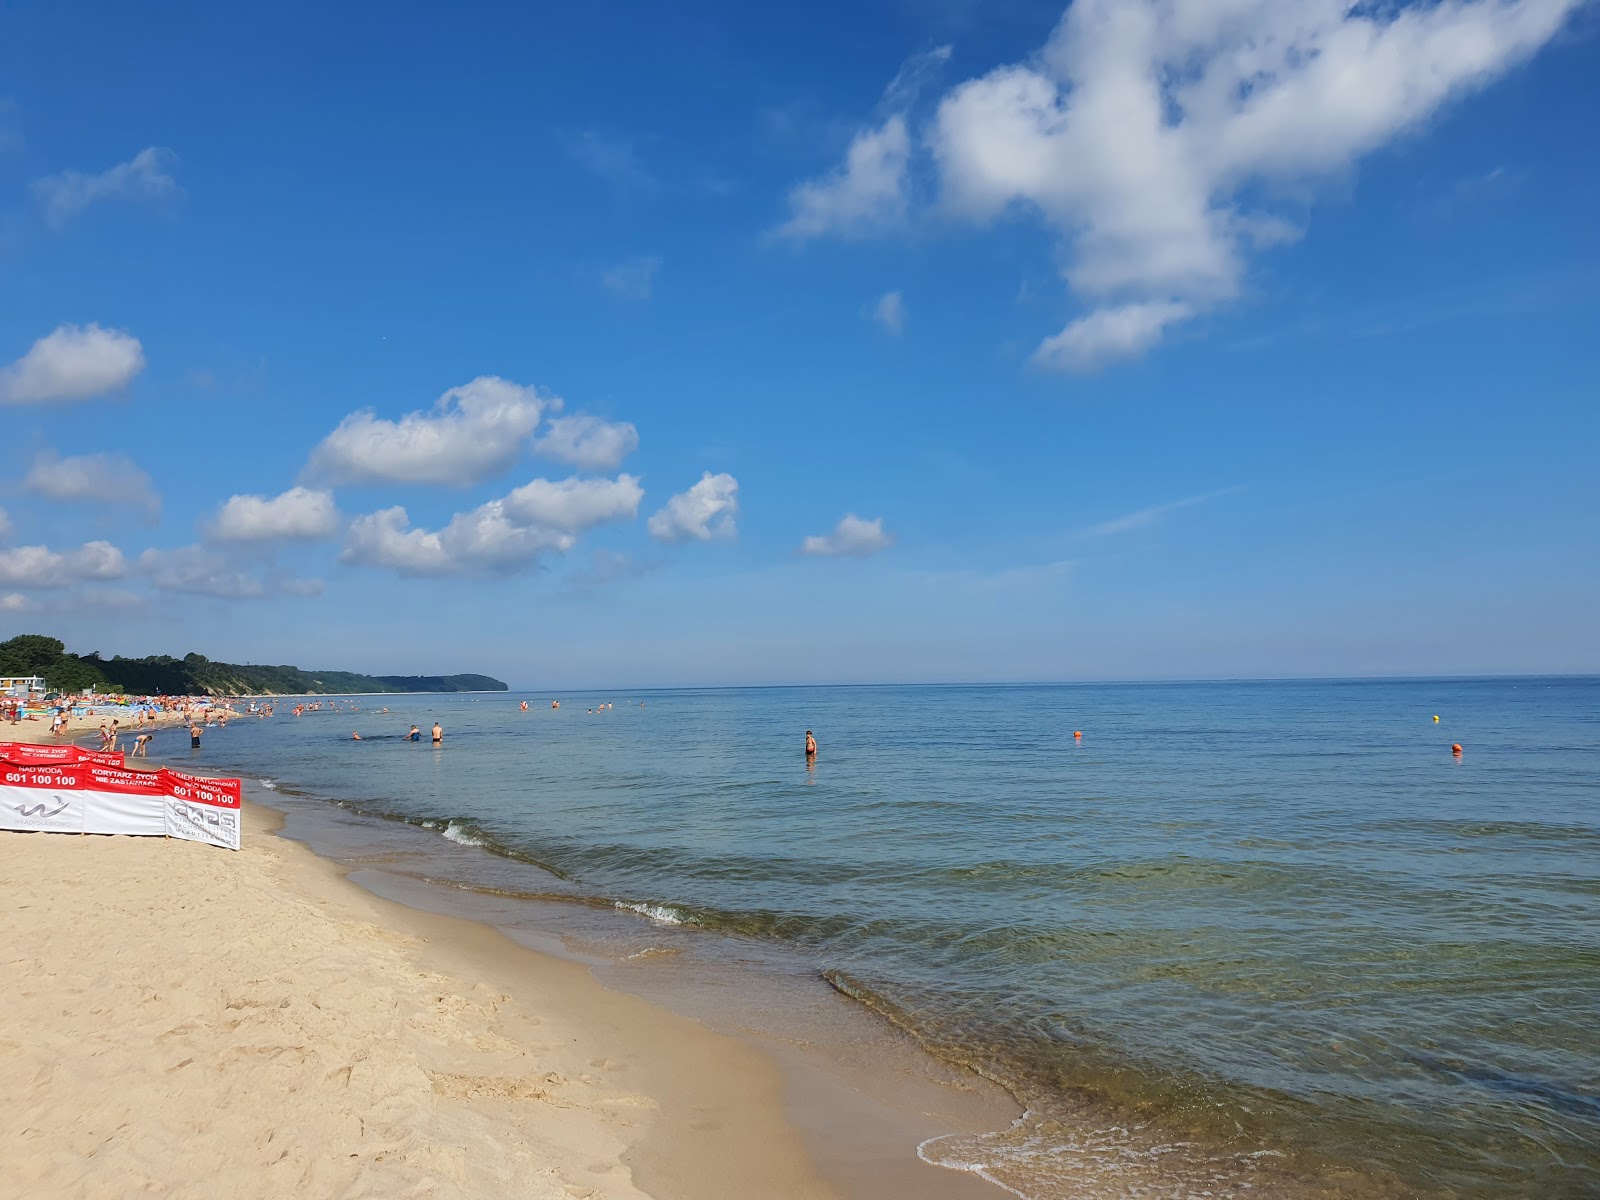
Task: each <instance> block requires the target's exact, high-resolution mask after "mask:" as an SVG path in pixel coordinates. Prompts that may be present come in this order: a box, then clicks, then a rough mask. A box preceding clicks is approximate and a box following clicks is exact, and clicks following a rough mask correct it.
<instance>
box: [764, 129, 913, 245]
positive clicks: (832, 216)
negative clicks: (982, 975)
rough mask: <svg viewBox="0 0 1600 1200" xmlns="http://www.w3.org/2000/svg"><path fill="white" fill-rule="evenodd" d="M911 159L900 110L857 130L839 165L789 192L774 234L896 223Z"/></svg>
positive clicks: (850, 230) (800, 235) (852, 230)
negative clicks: (785, 212) (785, 211)
mask: <svg viewBox="0 0 1600 1200" xmlns="http://www.w3.org/2000/svg"><path fill="white" fill-rule="evenodd" d="M910 161H911V136H910V134H909V133H908V132H907V130H906V119H905V116H904V114H902V113H895V114H894V115H892V116H891V117H889V118H888V119H887V120H886V121H884V122H883V124H882V125H879V126H877V127H876V128H872V129H863V130H861V131H860V132H859V133H857V134H856V136H855V137H854V138H853V139H852V140H851V142H850V149H849V150H847V151H846V152H845V158H844V162H843V163H842V164H841V165H840V166H839V167H837V168H835V169H834V170H833V171H831V172H829V173H828V174H827V175H824V176H823V177H822V178H820V179H812V180H808V181H806V182H805V183H801V184H798V185H797V186H796V187H795V188H794V190H792V191H791V192H790V193H789V211H790V216H789V219H788V220H787V221H785V222H784V223H783V224H782V225H781V226H779V227H778V234H779V236H781V237H788V238H794V239H795V240H796V241H804V240H805V239H806V238H812V237H819V236H821V235H822V234H825V233H834V234H842V235H845V236H852V235H855V236H859V235H862V234H867V233H873V232H876V231H878V230H881V229H886V228H889V227H892V226H894V225H897V224H899V223H900V222H901V221H903V220H904V219H905V214H906V167H907V165H908V164H909V163H910Z"/></svg>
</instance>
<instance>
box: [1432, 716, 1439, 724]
mask: <svg viewBox="0 0 1600 1200" xmlns="http://www.w3.org/2000/svg"><path fill="white" fill-rule="evenodd" d="M1433 723H1434V724H1435V725H1437V724H1438V723H1439V718H1438V717H1437V716H1435V717H1434V718H1433Z"/></svg>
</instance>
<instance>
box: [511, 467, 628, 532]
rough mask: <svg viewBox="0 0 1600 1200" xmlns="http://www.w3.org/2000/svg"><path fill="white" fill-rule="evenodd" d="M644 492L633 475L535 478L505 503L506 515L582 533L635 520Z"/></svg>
mask: <svg viewBox="0 0 1600 1200" xmlns="http://www.w3.org/2000/svg"><path fill="white" fill-rule="evenodd" d="M642 499H644V489H643V488H642V487H640V486H639V481H638V479H637V478H635V477H634V476H632V475H619V476H617V478H615V479H578V478H572V479H563V480H560V481H559V482H551V481H550V480H548V479H535V480H533V481H532V482H531V483H526V484H524V485H523V486H522V487H519V488H517V489H516V490H515V491H513V492H512V493H511V494H510V495H509V496H507V497H506V498H505V500H504V501H503V502H502V503H503V505H504V509H505V512H506V514H507V515H508V516H509V517H510V518H511V519H512V520H514V521H516V522H518V523H519V524H523V525H534V526H542V527H544V528H547V529H554V530H559V531H561V532H562V533H582V532H583V531H585V530H587V529H593V528H594V527H595V526H597V525H604V524H607V523H608V522H611V521H621V520H626V519H629V518H631V517H634V516H636V515H637V514H638V512H639V501H640V500H642Z"/></svg>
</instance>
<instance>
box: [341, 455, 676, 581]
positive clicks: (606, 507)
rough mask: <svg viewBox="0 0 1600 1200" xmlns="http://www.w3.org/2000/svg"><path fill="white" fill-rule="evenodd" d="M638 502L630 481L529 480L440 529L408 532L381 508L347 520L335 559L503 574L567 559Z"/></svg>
mask: <svg viewBox="0 0 1600 1200" xmlns="http://www.w3.org/2000/svg"><path fill="white" fill-rule="evenodd" d="M643 496H644V490H643V489H642V488H641V487H640V486H639V481H638V480H637V479H635V478H634V477H633V476H631V475H621V476H618V477H617V478H616V479H576V478H574V479H563V480H561V481H559V482H552V481H550V480H548V479H535V480H533V481H532V482H530V483H527V484H524V485H523V486H522V487H519V488H517V489H515V490H514V491H512V492H511V494H510V495H507V496H504V497H502V498H501V499H498V500H491V501H489V502H488V503H487V504H482V505H479V506H478V507H477V508H475V509H473V510H472V511H470V512H464V513H457V514H456V515H455V516H454V517H452V518H451V519H450V522H449V524H447V525H446V526H445V527H444V528H443V529H439V530H429V529H417V528H413V527H412V525H411V519H410V517H409V515H408V514H407V513H406V510H405V509H404V508H401V507H399V506H396V507H393V508H386V509H382V510H381V511H379V512H375V513H370V514H368V515H366V516H363V517H357V518H356V520H355V521H353V522H351V525H350V530H349V533H348V534H347V535H346V539H345V546H344V550H343V552H342V553H341V554H340V555H339V561H340V562H343V563H348V564H350V565H353V566H367V567H387V568H389V569H390V570H393V571H397V572H399V573H400V574H402V575H472V574H478V575H497V574H502V575H503V574H509V573H511V572H513V571H518V570H521V569H523V568H525V567H528V566H531V565H533V564H534V563H535V562H537V561H538V560H539V558H540V557H542V556H543V555H546V554H564V553H566V552H567V551H568V550H571V549H572V547H573V546H575V545H577V542H578V535H579V534H581V533H584V532H586V531H587V530H590V529H593V528H595V527H596V526H598V525H603V524H606V523H607V522H611V521H621V520H627V519H630V518H632V517H633V516H635V515H636V514H637V513H638V511H639V501H640V500H641V499H642V498H643Z"/></svg>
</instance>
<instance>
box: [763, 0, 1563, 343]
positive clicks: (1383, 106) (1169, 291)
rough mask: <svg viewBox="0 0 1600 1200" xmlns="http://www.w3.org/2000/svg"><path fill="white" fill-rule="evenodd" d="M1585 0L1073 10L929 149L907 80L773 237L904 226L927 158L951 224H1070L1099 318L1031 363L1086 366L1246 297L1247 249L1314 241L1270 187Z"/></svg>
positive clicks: (1499, 58)
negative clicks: (1303, 237)
mask: <svg viewBox="0 0 1600 1200" xmlns="http://www.w3.org/2000/svg"><path fill="white" fill-rule="evenodd" d="M1581 2H1582V0H1441V2H1439V3H1429V4H1410V5H1402V4H1353V3H1350V2H1349V0H1075V2H1074V3H1073V4H1071V5H1070V6H1068V7H1067V8H1066V10H1065V13H1064V15H1063V16H1062V17H1061V20H1060V21H1059V23H1058V24H1057V26H1056V28H1055V30H1054V32H1053V33H1052V35H1051V37H1050V39H1049V41H1048V42H1047V44H1046V45H1045V46H1044V47H1043V48H1042V49H1041V50H1040V51H1039V52H1038V53H1037V54H1035V55H1032V56H1031V57H1030V58H1029V59H1028V60H1027V61H1024V62H1020V63H1011V64H1006V65H1003V66H1000V67H998V68H996V69H994V70H992V71H990V72H988V73H987V74H984V75H982V76H981V77H979V78H976V79H972V80H968V81H966V82H964V83H962V84H960V85H958V86H956V87H954V88H952V89H950V90H949V91H948V92H947V93H946V94H945V95H944V96H943V97H942V98H941V99H940V101H939V103H938V105H937V112H936V114H935V116H934V118H933V120H932V123H931V127H930V128H928V129H927V130H926V132H925V136H912V135H911V134H910V132H909V131H908V129H907V127H906V114H907V113H908V112H909V109H910V101H909V100H908V99H906V98H904V96H903V95H901V93H903V92H905V91H906V89H905V88H904V87H903V86H902V84H903V82H904V79H903V77H904V76H905V75H906V73H905V72H902V73H901V76H899V77H897V79H896V83H895V84H893V85H891V88H890V92H889V93H887V94H886V96H885V100H884V103H883V105H881V106H880V109H879V115H878V116H877V117H876V118H875V119H874V121H873V122H872V123H869V124H868V125H867V126H866V127H865V128H863V129H862V130H861V131H860V132H859V133H858V134H857V136H856V139H855V141H854V142H853V143H852V144H851V147H850V151H849V153H848V154H847V156H846V159H845V162H844V163H843V164H842V165H841V166H840V167H838V168H837V169H836V170H835V171H834V172H833V173H832V174H830V175H828V176H825V177H823V178H822V179H819V180H813V181H810V182H807V183H802V184H800V185H799V186H798V187H796V188H795V189H794V190H793V191H792V192H791V193H790V196H789V203H790V208H791V216H790V218H789V221H788V223H787V224H785V225H784V226H783V227H782V228H781V229H780V231H779V232H780V233H782V234H785V235H787V236H790V237H793V238H797V239H802V238H807V237H814V236H818V235H820V234H825V233H838V234H851V233H865V232H870V231H874V230H877V229H881V228H883V227H886V226H891V225H894V224H897V223H899V221H900V220H901V219H902V218H903V217H904V215H905V212H906V206H907V202H908V200H907V198H908V195H909V193H910V187H909V182H908V181H909V179H910V178H911V177H912V176H913V175H914V173H915V171H916V169H917V168H918V166H919V165H920V159H918V158H916V156H915V148H917V147H920V146H924V145H925V146H927V147H928V149H929V150H930V151H931V158H932V164H931V165H932V167H933V169H934V171H935V173H936V175H937V178H938V181H939V189H940V193H941V200H942V207H943V209H944V211H945V212H946V213H947V214H949V215H953V216H956V217H961V218H965V219H968V220H971V221H975V222H988V221H992V220H995V219H997V218H1000V217H1002V216H1006V215H1011V214H1014V213H1017V212H1022V213H1028V214H1032V215H1034V216H1036V217H1038V218H1040V219H1042V220H1043V221H1044V222H1045V224H1046V225H1047V226H1048V227H1049V228H1051V229H1052V230H1053V231H1054V232H1055V234H1056V235H1057V238H1058V239H1059V243H1060V244H1059V247H1058V249H1057V250H1056V252H1055V255H1054V257H1055V258H1056V260H1057V261H1059V262H1061V263H1062V264H1063V266H1062V274H1063V276H1064V279H1065V281H1066V283H1067V285H1068V287H1069V288H1070V289H1071V291H1072V292H1073V293H1074V294H1075V295H1076V296H1077V298H1078V299H1079V300H1080V301H1082V302H1083V304H1084V307H1085V309H1086V312H1085V313H1084V314H1083V315H1082V316H1080V317H1078V318H1077V319H1075V320H1073V321H1072V322H1070V323H1069V324H1068V325H1067V326H1066V327H1065V328H1064V329H1063V330H1062V331H1061V332H1060V333H1059V334H1057V335H1055V336H1054V337H1052V338H1050V339H1048V340H1047V341H1045V342H1044V344H1043V345H1041V346H1040V347H1039V348H1038V352H1037V353H1036V355H1035V362H1037V363H1038V364H1040V365H1042V366H1045V367H1051V368H1061V369H1068V370H1083V369H1092V368H1095V367H1098V366H1102V365H1104V364H1105V363H1108V362H1110V361H1113V360H1115V359H1118V358H1127V357H1132V356H1136V355H1139V354H1142V353H1143V352H1145V351H1146V350H1148V349H1149V348H1150V347H1152V346H1154V345H1155V344H1157V343H1158V342H1159V341H1160V340H1161V338H1162V336H1163V335H1164V334H1165V333H1166V331H1168V330H1170V329H1171V328H1173V327H1174V326H1176V325H1178V324H1180V323H1182V322H1185V321H1188V320H1192V319H1194V318H1195V317H1197V316H1199V315H1201V314H1203V313H1205V312H1207V311H1208V310H1210V309H1212V308H1214V307H1215V306H1217V305H1219V304H1222V303H1225V302H1227V301H1228V300H1230V299H1232V298H1234V297H1236V296H1237V295H1238V294H1239V292H1240V291H1241V289H1242V287H1243V282H1244V276H1245V273H1246V270H1247V267H1248V260H1249V257H1250V255H1251V254H1252V253H1255V252H1258V251H1260V250H1262V249H1263V248H1265V247H1269V246H1274V245H1281V244H1283V243H1285V242H1287V241H1292V240H1294V239H1295V238H1297V237H1299V236H1300V234H1301V232H1302V231H1301V230H1300V229H1299V228H1298V227H1297V225H1296V223H1295V222H1293V221H1290V220H1287V219H1285V218H1284V216H1283V215H1282V214H1281V213H1276V212H1273V211H1271V210H1270V203H1269V201H1270V197H1272V196H1273V195H1274V194H1275V190H1276V192H1277V194H1282V193H1283V189H1285V188H1286V187H1290V186H1292V187H1294V188H1295V189H1297V190H1298V192H1299V193H1300V194H1303V192H1304V185H1305V184H1306V183H1307V182H1314V181H1316V180H1317V179H1319V178H1322V177H1326V176H1329V175H1334V174H1338V173H1342V172H1346V171H1348V170H1349V169H1350V168H1351V167H1353V166H1354V165H1355V164H1356V163H1357V162H1358V161H1359V160H1360V158H1361V157H1362V156H1363V155H1366V154H1368V153H1370V152H1372V151H1373V150H1376V149H1378V148H1379V147H1381V146H1383V145H1385V144H1387V143H1389V142H1391V141H1393V140H1394V139H1395V138H1397V137H1399V136H1402V135H1403V134H1405V133H1407V132H1408V131H1411V130H1414V129H1416V128H1417V127H1418V126H1420V125H1422V124H1423V123H1425V122H1426V121H1427V120H1428V119H1429V118H1430V117H1432V116H1433V115H1435V114H1436V113H1437V112H1439V111H1440V109H1441V108H1442V107H1444V106H1445V105H1446V104H1448V103H1450V102H1451V101H1454V100H1456V99H1458V98H1460V97H1461V96H1464V95H1466V94H1467V93H1469V92H1472V91H1474V90H1477V89H1481V88H1483V87H1485V86H1487V85H1488V84H1490V83H1491V82H1493V81H1494V80H1495V79H1496V78H1498V77H1499V76H1501V75H1503V74H1504V73H1505V72H1506V71H1508V70H1510V69H1511V68H1512V67H1514V66H1516V65H1517V64H1518V63H1520V62H1522V61H1524V60H1525V59H1527V58H1528V57H1529V56H1530V55H1532V54H1533V53H1534V52H1535V51H1537V50H1538V49H1539V48H1540V47H1541V46H1543V45H1544V44H1545V43H1546V42H1548V41H1549V40H1550V39H1551V38H1552V37H1553V36H1554V35H1555V34H1556V33H1557V32H1558V31H1559V30H1560V28H1561V27H1562V25H1563V23H1564V22H1565V21H1566V20H1567V18H1568V16H1569V15H1570V14H1571V13H1572V12H1573V11H1574V10H1575V9H1576V8H1577V7H1578V6H1579V4H1580V3H1581ZM925 75H926V72H925V71H923V72H920V73H919V75H918V76H917V77H923V76H925ZM912 90H914V89H912ZM886 110H890V111H888V113H887V115H886V116H885V115H884V113H885V111H886Z"/></svg>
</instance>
